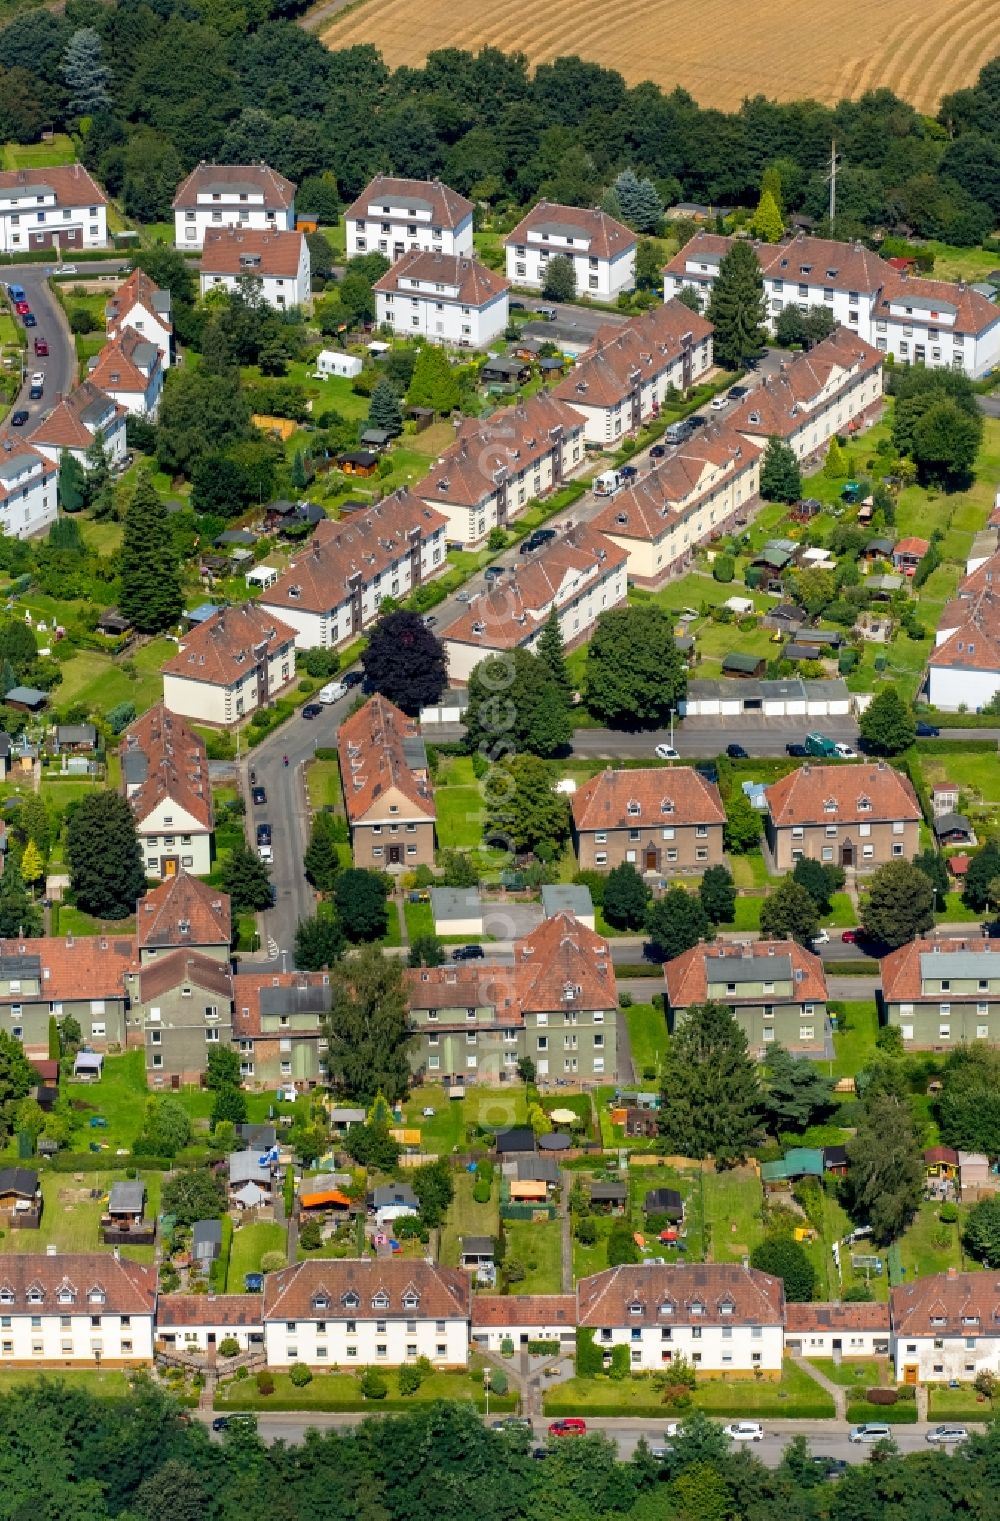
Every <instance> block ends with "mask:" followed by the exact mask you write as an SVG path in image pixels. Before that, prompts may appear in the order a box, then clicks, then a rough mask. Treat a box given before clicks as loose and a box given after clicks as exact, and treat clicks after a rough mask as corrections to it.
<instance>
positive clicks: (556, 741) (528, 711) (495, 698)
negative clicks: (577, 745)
mask: <svg viewBox="0 0 1000 1521" xmlns="http://www.w3.org/2000/svg"><path fill="white" fill-rule="evenodd" d="M465 732H466V743H467V745H468V748H469V749H470V750H471V751H473V752H474V753H476V752H478V753H479V754H480V755H482V756H484V757H485V758H486V759H488V760H493V759H498V758H500V757H501V756H503V755H505V754H507V753H508V752H509V751H511V750H515V751H527V752H528V753H530V754H531V755H541V756H550V755H556V754H558V752H559V751H560V750H562V749H563V748H564V746H565V745H567V744H568V742H569V739H570V735H571V734H572V726H571V723H570V716H569V711H568V709H567V706H566V702H565V700H564V698H563V695H562V693H561V691H560V689H559V687H558V686H557V685H556V683H555V682H554V681H553V679H552V674H551V668H550V667H549V666H548V665H547V664H544V665H543V663H542V660H541V658H540V654H539V655H532V654H530V653H529V652H528V651H527V650H523V649H516V650H510V651H506V652H504V654H502V655H490V656H487V658H486V659H485V660H481V661H480V662H479V664H478V665H477V666H475V668H474V669H473V672H472V675H471V676H470V678H469V706H468V708H467V709H466V714H465Z"/></svg>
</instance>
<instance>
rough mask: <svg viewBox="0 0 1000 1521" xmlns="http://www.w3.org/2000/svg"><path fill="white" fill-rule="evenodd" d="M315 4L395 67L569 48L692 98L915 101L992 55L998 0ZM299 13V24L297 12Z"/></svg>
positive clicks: (331, 38)
mask: <svg viewBox="0 0 1000 1521" xmlns="http://www.w3.org/2000/svg"><path fill="white" fill-rule="evenodd" d="M331 10H332V6H330V5H326V6H321V7H320V9H319V10H318V11H317V12H316V13H315V22H314V24H317V29H318V30H319V32H320V35H321V36H322V39H323V41H324V42H325V43H326V45H327V46H328V47H331V48H340V47H348V46H350V45H352V44H354V43H358V42H370V43H374V45H375V46H376V47H377V48H378V49H379V50H380V52H381V53H382V55H383V57H384V58H385V60H386V62H387V63H388V64H390V65H391V66H392V67H396V66H398V65H399V64H412V65H417V64H420V63H422V62H423V60H424V58H425V57H426V56H427V54H428V53H429V52H433V51H434V50H435V49H437V48H444V47H453V48H464V49H467V50H469V51H472V52H474V51H476V50H477V49H478V48H480V47H483V46H493V47H498V48H503V49H504V50H505V51H509V52H513V51H517V50H519V51H521V52H524V53H526V54H527V56H528V58H529V59H530V61H531V62H532V63H544V62H546V61H548V60H549V59H552V58H557V57H559V56H560V55H563V54H567V53H578V54H580V56H581V57H583V58H590V59H594V60H595V61H597V62H598V63H602V64H604V65H605V66H606V67H607V68H611V69H617V70H618V71H619V72H620V73H621V74H623V75H624V77H625V79H626V80H627V81H628V83H629V84H638V83H639V82H640V81H641V80H644V79H652V80H655V82H656V83H657V84H659V85H661V86H663V88H664V89H671V88H672V87H673V86H674V85H682V86H683V87H684V88H685V89H686V90H689V91H690V92H691V94H692V95H693V96H694V97H695V99H696V100H697V101H698V103H699V104H700V105H702V106H716V107H719V108H721V109H725V110H732V109H733V108H734V107H736V106H738V105H739V103H740V101H741V100H742V99H743V98H744V97H745V96H747V95H758V94H763V95H768V96H773V97H775V98H776V99H778V100H798V99H803V98H806V97H812V98H814V99H816V100H821V101H825V102H827V103H832V102H834V101H837V100H840V99H842V98H843V97H844V96H858V95H861V94H862V93H863V92H864V91H865V90H870V89H876V88H879V87H882V86H886V85H888V86H889V87H890V88H891V89H893V90H894V91H895V92H896V94H897V95H900V96H902V97H903V98H904V99H906V100H908V101H910V102H912V104H913V105H914V106H916V107H917V108H918V109H919V110H922V111H933V110H935V109H936V107H937V104H938V101H939V100H940V98H941V96H942V95H944V94H947V92H948V91H949V90H955V89H958V88H960V87H961V86H962V85H969V84H972V83H973V82H974V81H975V79H976V76H977V75H978V73H979V70H980V69H981V68H982V66H983V64H984V63H986V62H987V61H988V60H989V59H990V58H992V57H994V56H995V55H996V54H998V53H1000V3H998V0H962V3H959V0H882V3H881V4H880V5H878V6H873V5H872V4H871V0H841V3H840V4H839V5H837V6H836V7H835V8H834V10H833V11H831V10H830V6H829V3H828V0H758V3H757V4H747V0H716V3H715V4H714V5H712V4H710V3H706V0H645V3H644V4H641V5H637V4H633V5H630V6H627V7H625V8H624V9H623V8H622V7H621V6H618V5H614V4H610V3H607V0H605V3H604V4H603V5H594V4H593V3H591V0H535V4H534V6H525V4H524V0H492V3H491V4H489V5H478V4H470V3H469V0H464V3H463V0H458V3H457V4H456V3H455V0H417V3H414V0H364V3H362V4H361V5H353V6H350V8H349V9H347V10H346V12H345V14H344V15H343V16H342V17H341V18H340V19H337V18H336V17H333V18H332V19H331V18H330V11H331ZM307 24H308V22H307Z"/></svg>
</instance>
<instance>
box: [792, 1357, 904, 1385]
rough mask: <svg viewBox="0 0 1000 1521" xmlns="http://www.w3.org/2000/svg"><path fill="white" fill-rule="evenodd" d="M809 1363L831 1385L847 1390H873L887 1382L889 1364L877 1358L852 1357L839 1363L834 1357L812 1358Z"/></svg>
mask: <svg viewBox="0 0 1000 1521" xmlns="http://www.w3.org/2000/svg"><path fill="white" fill-rule="evenodd" d="M809 1362H810V1363H811V1364H812V1366H813V1367H814V1368H815V1369H817V1371H818V1372H820V1373H822V1374H823V1376H824V1377H825V1378H828V1379H829V1380H830V1381H831V1383H834V1384H841V1385H843V1387H844V1388H845V1389H856V1388H862V1389H872V1388H874V1387H875V1386H876V1385H877V1384H884V1383H886V1382H887V1379H886V1377H885V1374H886V1368H887V1363H886V1362H885V1361H884V1360H882V1361H880V1360H879V1359H878V1358H876V1357H851V1358H847V1359H845V1360H844V1361H843V1362H839V1363H838V1362H834V1360H833V1358H832V1357H810V1358H809Z"/></svg>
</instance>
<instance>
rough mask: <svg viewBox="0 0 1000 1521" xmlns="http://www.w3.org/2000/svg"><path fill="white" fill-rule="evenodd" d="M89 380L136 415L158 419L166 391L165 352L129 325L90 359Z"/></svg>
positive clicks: (152, 340)
mask: <svg viewBox="0 0 1000 1521" xmlns="http://www.w3.org/2000/svg"><path fill="white" fill-rule="evenodd" d="M87 376H88V379H89V380H90V381H91V383H92V384H93V385H95V386H96V387H97V389H98V390H99V391H103V393H104V395H105V396H110V398H111V400H112V401H114V402H117V404H118V405H119V406H122V407H124V408H125V410H126V412H129V413H131V415H132V416H133V417H146V418H149V419H150V420H153V419H155V417H156V414H157V413H158V412H159V410H160V396H161V395H162V393H163V355H162V354H161V352H160V349H159V348H158V346H157V344H156V342H155V340H154V339H152V338H144V337H143V336H142V334H141V333H137V332H136V330H135V328H126V329H125V330H124V331H123V332H122V333H121V335H120V336H119V337H118V338H109V339H108V342H107V343H106V344H105V345H104V347H103V348H102V349H101V351H100V353H99V354H96V355H95V356H94V358H93V359H92V360H91V361H90V365H89V367H88V371H87Z"/></svg>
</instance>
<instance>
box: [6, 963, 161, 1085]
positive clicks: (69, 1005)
mask: <svg viewBox="0 0 1000 1521" xmlns="http://www.w3.org/2000/svg"><path fill="white" fill-rule="evenodd" d="M138 969H139V958H138V953H137V948H136V942H135V937H134V936H133V935H124V934H123V935H115V936H108V935H85V936H75V935H67V936H65V938H64V939H62V940H54V939H42V940H0V1014H2V1016H3V1028H4V1029H6V1030H7V1032H8V1033H9V1034H10V1035H13V1037H14V1039H15V1040H19V1041H20V1042H21V1044H22V1045H23V1046H24V1049H25V1051H26V1052H27V1054H28V1056H48V1051H49V1019H50V1018H53V1017H54V1018H55V1019H56V1020H57V1021H61V1020H63V1019H65V1018H68V1017H70V1016H72V1018H74V1019H75V1020H76V1021H77V1023H78V1024H79V1026H80V1031H81V1033H82V1036H83V1040H84V1041H85V1043H86V1044H87V1045H89V1046H90V1047H91V1048H92V1049H94V1050H96V1051H106V1050H108V1048H109V1047H111V1046H124V1044H125V1010H126V1008H127V1006H128V1000H129V993H130V988H131V982H132V978H133V975H134V974H135V973H136V972H137V971H138Z"/></svg>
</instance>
